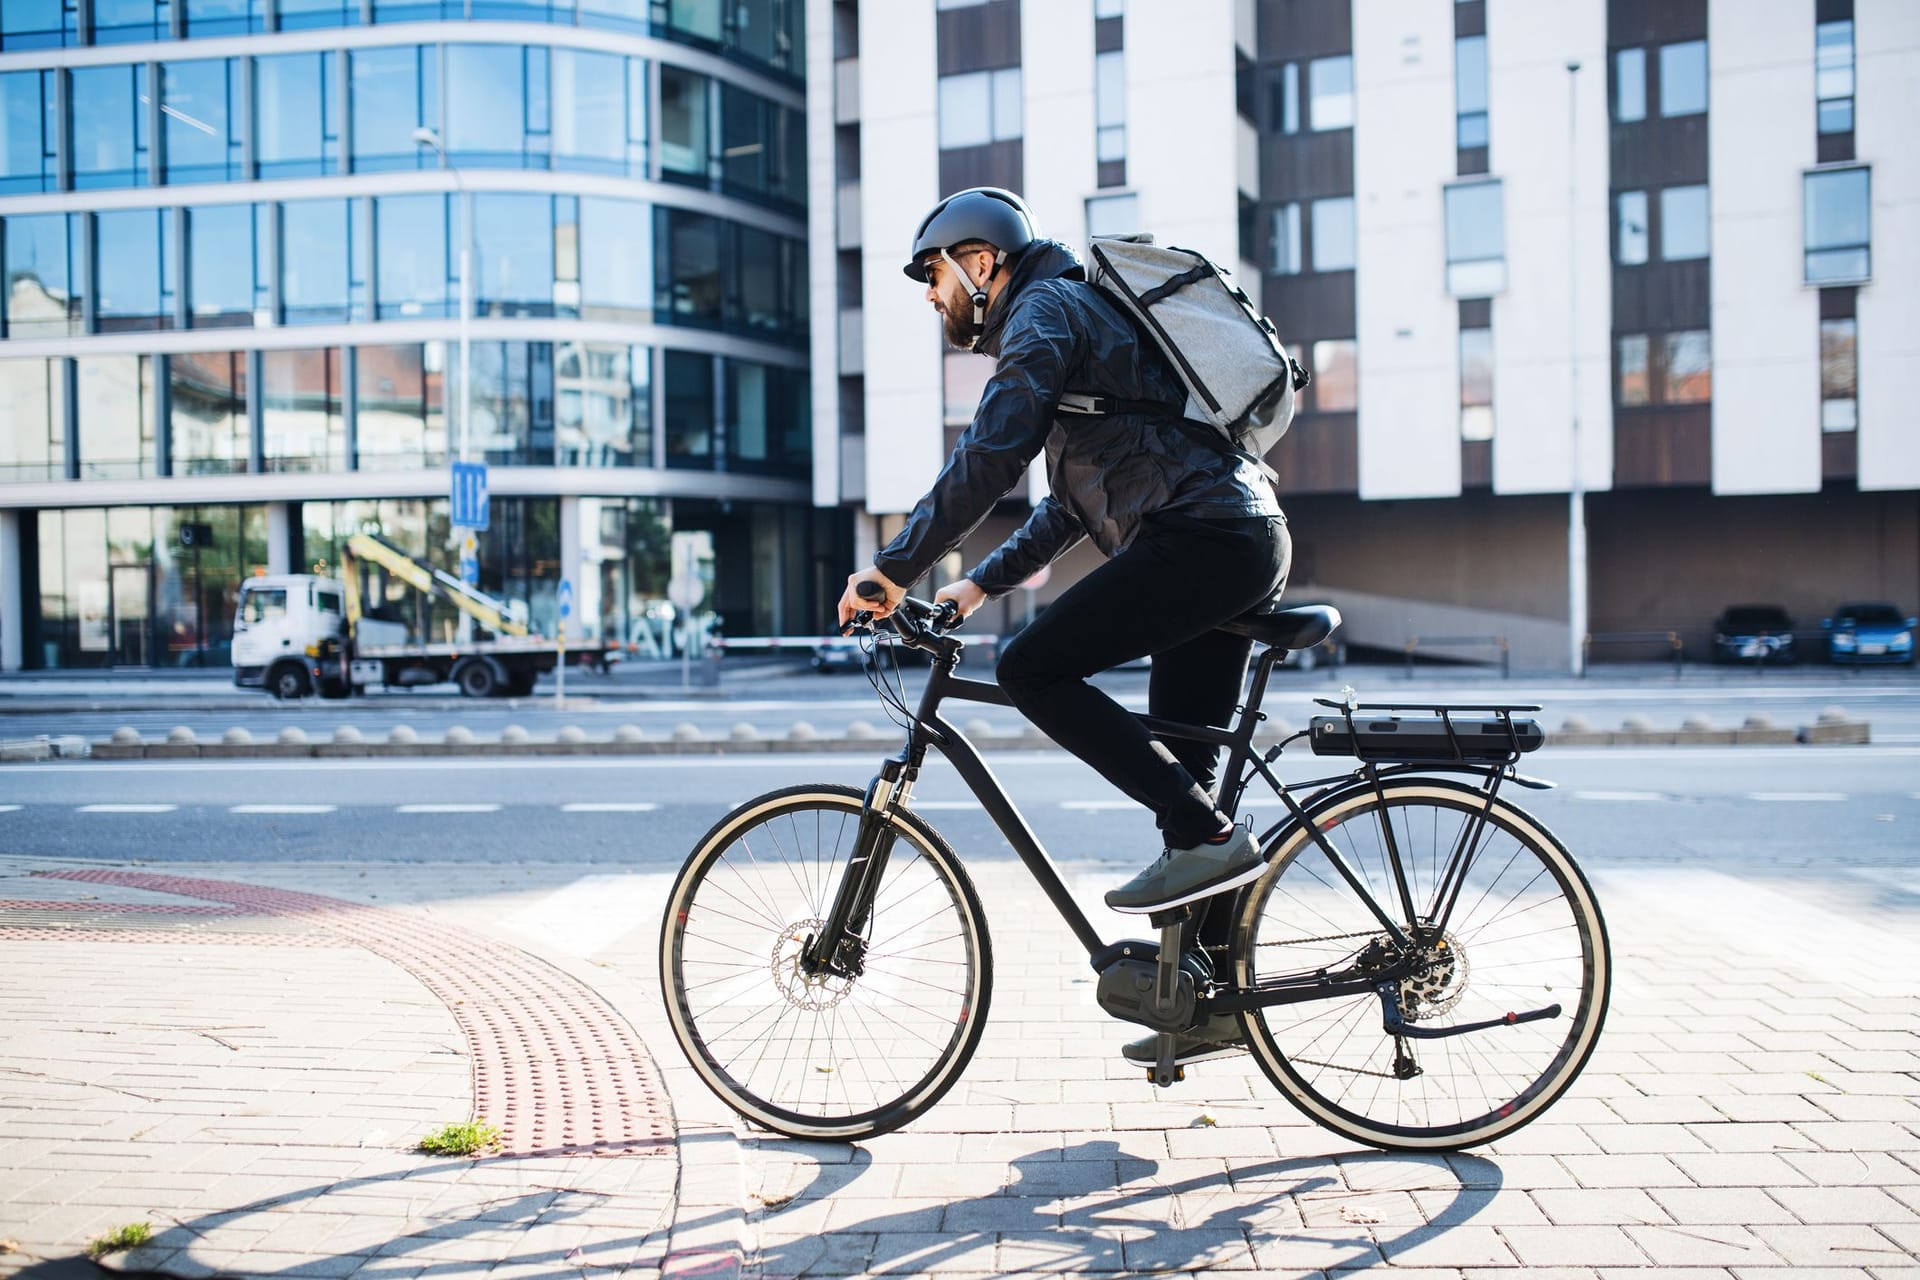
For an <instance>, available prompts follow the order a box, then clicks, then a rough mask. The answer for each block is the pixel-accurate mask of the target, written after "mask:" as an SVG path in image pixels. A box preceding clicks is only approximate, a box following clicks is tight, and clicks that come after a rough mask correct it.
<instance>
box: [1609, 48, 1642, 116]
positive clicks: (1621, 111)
mask: <svg viewBox="0 0 1920 1280" xmlns="http://www.w3.org/2000/svg"><path fill="white" fill-rule="evenodd" d="M1613 118H1614V121H1615V122H1616V123H1619V124H1630V123H1632V122H1633V121H1635V120H1645V119H1646V118H1647V51H1646V50H1645V49H1621V50H1619V51H1618V52H1616V53H1615V54H1614V55H1613Z"/></svg>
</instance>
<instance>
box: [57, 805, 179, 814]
mask: <svg viewBox="0 0 1920 1280" xmlns="http://www.w3.org/2000/svg"><path fill="white" fill-rule="evenodd" d="M179 807H180V806H179V805H177V804H83V805H81V806H80V807H79V808H78V809H77V810H75V812H76V813H172V812H173V811H174V810H175V809H178V808H179Z"/></svg>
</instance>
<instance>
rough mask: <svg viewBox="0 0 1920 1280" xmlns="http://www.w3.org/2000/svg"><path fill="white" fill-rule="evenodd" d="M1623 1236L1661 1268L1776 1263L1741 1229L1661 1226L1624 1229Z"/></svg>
mask: <svg viewBox="0 0 1920 1280" xmlns="http://www.w3.org/2000/svg"><path fill="white" fill-rule="evenodd" d="M1626 1232H1627V1234H1628V1235H1629V1236H1631V1237H1632V1239H1633V1242H1634V1243H1635V1244H1637V1245H1639V1246H1640V1248H1641V1249H1643V1250H1644V1251H1645V1252H1646V1254H1647V1256H1648V1257H1650V1258H1652V1259H1653V1260H1654V1262H1655V1263H1656V1264H1658V1265H1660V1266H1662V1267H1674V1266H1710V1267H1731V1266H1738V1265H1741V1264H1747V1265H1754V1266H1772V1265H1777V1264H1778V1263H1779V1261H1780V1259H1779V1257H1778V1255H1776V1254H1775V1253H1774V1252H1773V1250H1771V1249H1769V1248H1767V1247H1766V1245H1765V1244H1763V1243H1762V1242H1761V1241H1760V1240H1759V1239H1758V1238H1757V1237H1756V1236H1754V1235H1753V1234H1752V1232H1750V1231H1749V1230H1747V1229H1746V1228H1745V1227H1741V1226H1735V1225H1730V1224H1725V1225H1720V1226H1711V1227H1703V1226H1661V1225H1658V1224H1654V1225H1648V1226H1638V1227H1628V1228H1626Z"/></svg>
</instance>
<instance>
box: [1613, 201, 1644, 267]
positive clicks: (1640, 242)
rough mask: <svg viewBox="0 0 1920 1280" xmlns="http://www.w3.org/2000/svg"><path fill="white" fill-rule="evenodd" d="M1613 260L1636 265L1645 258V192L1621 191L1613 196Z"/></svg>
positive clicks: (1626, 264) (1627, 264)
mask: <svg viewBox="0 0 1920 1280" xmlns="http://www.w3.org/2000/svg"><path fill="white" fill-rule="evenodd" d="M1613 227H1614V234H1613V245H1614V249H1613V253H1614V258H1613V260H1614V261H1615V262H1617V263H1619V264H1620V265H1621V266H1623V267H1637V266H1639V265H1640V264H1641V263H1643V262H1645V261H1646V260H1647V193H1646V192H1644V191H1622V192H1621V193H1620V194H1619V195H1617V196H1615V197H1614V198H1613Z"/></svg>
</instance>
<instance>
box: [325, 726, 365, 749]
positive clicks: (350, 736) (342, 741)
mask: <svg viewBox="0 0 1920 1280" xmlns="http://www.w3.org/2000/svg"><path fill="white" fill-rule="evenodd" d="M333 740H334V742H335V743H337V744H339V745H340V746H343V747H351V746H358V745H359V744H360V743H362V742H365V741H366V739H365V738H362V737H361V736H360V731H359V730H358V729H356V728H354V727H353V726H352V725H350V724H343V725H340V726H338V727H337V728H335V729H334V731H333Z"/></svg>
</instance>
